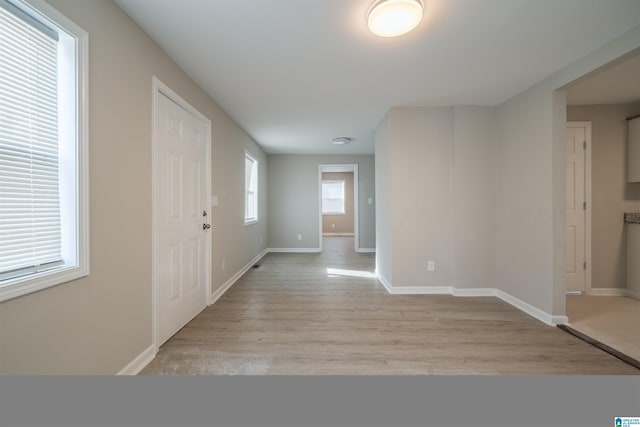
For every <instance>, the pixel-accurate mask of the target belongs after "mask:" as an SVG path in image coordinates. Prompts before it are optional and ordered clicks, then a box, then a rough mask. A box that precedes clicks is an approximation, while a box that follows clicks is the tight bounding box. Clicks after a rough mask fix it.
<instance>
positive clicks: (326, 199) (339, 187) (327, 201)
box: [322, 181, 344, 215]
mask: <svg viewBox="0 0 640 427" xmlns="http://www.w3.org/2000/svg"><path fill="white" fill-rule="evenodd" d="M322 214H323V215H342V214H344V181H322Z"/></svg>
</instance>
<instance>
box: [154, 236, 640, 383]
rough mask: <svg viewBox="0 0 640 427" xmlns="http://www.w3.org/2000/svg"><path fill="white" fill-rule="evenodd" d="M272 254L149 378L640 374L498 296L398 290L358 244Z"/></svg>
mask: <svg viewBox="0 0 640 427" xmlns="http://www.w3.org/2000/svg"><path fill="white" fill-rule="evenodd" d="M324 246H325V250H324V252H323V253H322V254H280V253H271V254H268V255H267V256H266V257H264V258H263V259H262V260H261V261H260V263H259V265H260V267H258V268H253V269H251V270H249V271H248V272H247V273H246V274H245V275H244V276H243V277H242V278H241V279H240V280H238V282H237V283H236V284H235V285H233V286H232V287H231V288H230V289H229V290H228V291H227V292H226V293H225V294H224V295H223V296H222V297H221V298H220V299H219V300H218V301H217V302H216V303H215V304H213V305H212V306H210V307H208V308H207V309H205V310H204V311H203V312H202V313H200V314H199V315H198V316H197V317H196V318H195V319H194V320H193V321H191V322H190V323H189V324H188V325H186V326H185V327H184V328H183V329H182V330H181V331H180V332H178V333H177V334H176V335H174V336H173V337H172V338H171V339H170V340H169V341H167V342H166V343H165V344H164V345H163V346H162V347H161V348H160V352H159V353H158V355H157V357H156V358H155V359H154V360H153V361H152V362H151V363H150V364H149V365H148V366H147V367H146V368H145V369H144V370H143V371H142V374H150V375H154V374H186V375H208V374H215V375H217V374H312V375H313V374H354V375H360V374H369V375H379V374H382V375H385V374H393V375H398V374H400V375H402V374H408V375H423V374H626V375H628V374H631V375H634V374H636V375H637V374H639V373H640V371H638V370H637V369H635V368H634V367H632V366H630V365H627V364H626V363H624V362H622V361H620V360H618V359H616V358H615V357H613V356H611V355H609V354H607V353H605V352H603V351H601V350H599V349H596V348H594V347H592V346H591V345H589V344H587V343H585V342H583V341H581V340H580V339H578V338H576V337H574V336H572V335H570V334H568V333H566V332H564V331H561V330H559V329H557V328H553V327H550V326H546V325H544V324H543V323H540V322H539V321H537V320H535V319H533V318H532V317H529V316H528V315H527V314H524V313H522V312H521V311H519V310H517V309H516V308H513V307H512V306H510V305H509V304H507V303H505V302H503V301H501V300H499V299H497V298H494V297H481V298H462V297H453V296H440V295H390V294H388V293H387V291H386V290H385V289H384V288H383V287H382V285H381V284H380V283H379V282H378V281H377V280H376V279H375V278H374V277H373V275H372V272H373V270H374V264H375V257H374V255H373V254H358V253H355V252H353V238H344V237H330V238H325V239H324Z"/></svg>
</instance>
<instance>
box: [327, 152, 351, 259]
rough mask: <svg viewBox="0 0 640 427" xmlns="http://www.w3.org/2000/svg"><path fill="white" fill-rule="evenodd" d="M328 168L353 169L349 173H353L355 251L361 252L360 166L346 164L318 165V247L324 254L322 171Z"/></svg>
mask: <svg viewBox="0 0 640 427" xmlns="http://www.w3.org/2000/svg"><path fill="white" fill-rule="evenodd" d="M328 167H344V168H348V169H351V170H349V171H348V172H352V171H353V240H354V241H355V242H354V249H355V251H356V252H360V222H359V218H358V217H359V214H358V205H359V204H360V199H359V196H358V194H359V193H358V164H357V163H352V164H344V163H335V164H321V165H318V202H319V203H318V216H319V228H318V247H319V248H320V252H322V172H323V171H322V169H324V168H328Z"/></svg>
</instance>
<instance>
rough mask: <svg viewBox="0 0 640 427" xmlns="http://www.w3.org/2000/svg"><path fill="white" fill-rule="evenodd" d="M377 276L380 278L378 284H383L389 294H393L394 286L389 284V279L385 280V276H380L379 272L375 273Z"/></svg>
mask: <svg viewBox="0 0 640 427" xmlns="http://www.w3.org/2000/svg"><path fill="white" fill-rule="evenodd" d="M375 274H376V275H377V276H378V282H380V283H382V286H384V288H385V289H386V290H387V292H389V293H390V294H392V293H393V286H391V283H389V281H388V280H387V279H385V278H384V276H382V275H380V274H378V272H377V271H376V272H375Z"/></svg>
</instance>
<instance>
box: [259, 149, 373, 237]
mask: <svg viewBox="0 0 640 427" xmlns="http://www.w3.org/2000/svg"><path fill="white" fill-rule="evenodd" d="M321 164H332V165H333V164H357V165H358V196H359V197H358V198H359V200H358V223H359V226H360V231H359V233H360V247H361V248H374V247H375V244H376V236H375V211H374V210H375V204H376V203H375V199H374V192H375V189H374V184H375V174H374V156H372V155H358V156H356V155H345V156H338V155H297V154H272V155H269V190H268V191H269V247H270V248H303V249H313V248H316V249H317V248H318V247H319V243H320V242H319V238H320V194H319V188H320V187H319V183H318V179H319V169H318V167H319V165H321ZM369 198H371V199H373V200H372V204H369V203H368V199H369ZM298 234H301V235H302V240H298V238H297V235H298Z"/></svg>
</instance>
